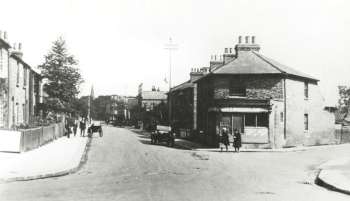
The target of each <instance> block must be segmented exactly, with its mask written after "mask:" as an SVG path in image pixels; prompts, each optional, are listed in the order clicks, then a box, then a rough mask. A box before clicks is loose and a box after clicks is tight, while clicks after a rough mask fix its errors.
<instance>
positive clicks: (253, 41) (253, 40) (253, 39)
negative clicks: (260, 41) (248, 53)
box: [252, 36, 255, 44]
mask: <svg viewBox="0 0 350 201" xmlns="http://www.w3.org/2000/svg"><path fill="white" fill-rule="evenodd" d="M254 43H255V36H252V44H254Z"/></svg>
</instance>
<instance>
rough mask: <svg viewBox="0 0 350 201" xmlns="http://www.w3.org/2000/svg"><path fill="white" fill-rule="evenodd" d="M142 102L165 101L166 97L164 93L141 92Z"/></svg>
mask: <svg viewBox="0 0 350 201" xmlns="http://www.w3.org/2000/svg"><path fill="white" fill-rule="evenodd" d="M141 97H142V99H143V100H166V99H167V95H166V92H164V91H142V94H141Z"/></svg>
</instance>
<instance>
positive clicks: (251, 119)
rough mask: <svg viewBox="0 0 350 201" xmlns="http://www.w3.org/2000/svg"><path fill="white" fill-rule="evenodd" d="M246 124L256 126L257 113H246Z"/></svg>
mask: <svg viewBox="0 0 350 201" xmlns="http://www.w3.org/2000/svg"><path fill="white" fill-rule="evenodd" d="M245 126H253V127H255V126H256V115H255V114H246V115H245Z"/></svg>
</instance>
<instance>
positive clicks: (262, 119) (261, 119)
mask: <svg viewBox="0 0 350 201" xmlns="http://www.w3.org/2000/svg"><path fill="white" fill-rule="evenodd" d="M256 119H257V126H258V127H268V124H269V121H268V115H267V114H266V113H259V114H257V118H256Z"/></svg>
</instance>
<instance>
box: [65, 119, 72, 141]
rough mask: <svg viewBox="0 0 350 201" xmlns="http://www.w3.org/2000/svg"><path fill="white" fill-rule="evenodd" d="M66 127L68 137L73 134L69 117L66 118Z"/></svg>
mask: <svg viewBox="0 0 350 201" xmlns="http://www.w3.org/2000/svg"><path fill="white" fill-rule="evenodd" d="M65 128H66V135H67V138H70V134H71V132H72V131H71V130H70V125H69V120H68V119H66V122H65Z"/></svg>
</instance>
